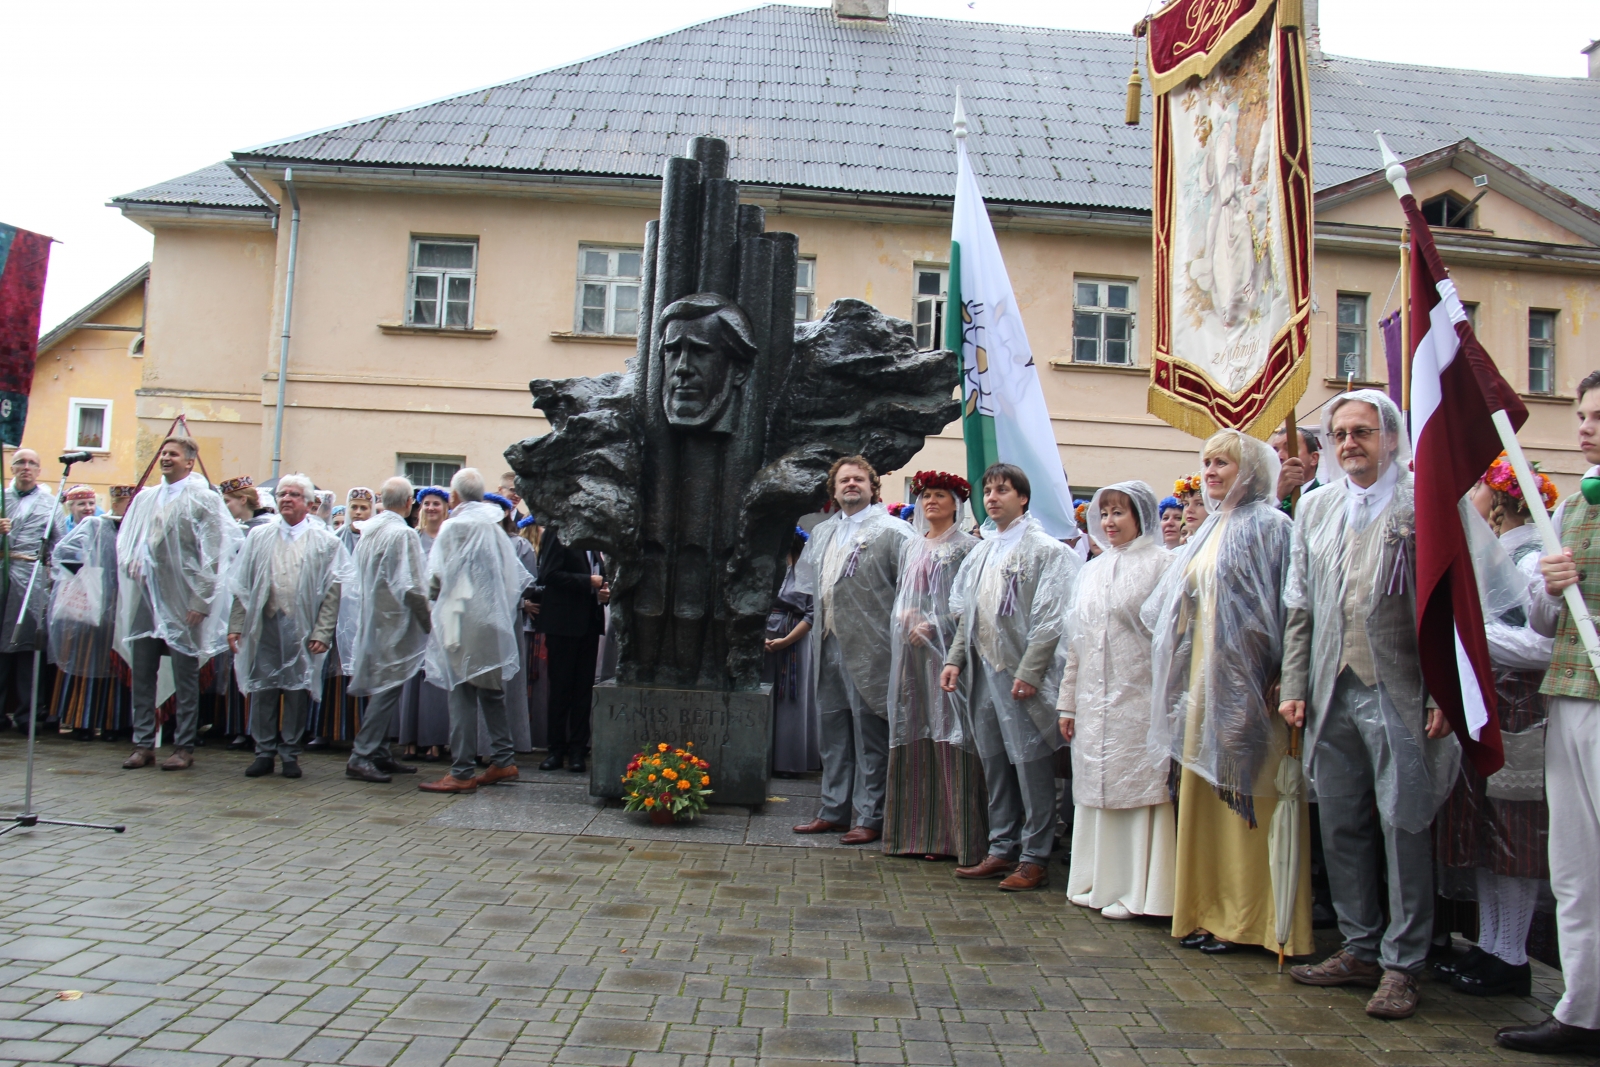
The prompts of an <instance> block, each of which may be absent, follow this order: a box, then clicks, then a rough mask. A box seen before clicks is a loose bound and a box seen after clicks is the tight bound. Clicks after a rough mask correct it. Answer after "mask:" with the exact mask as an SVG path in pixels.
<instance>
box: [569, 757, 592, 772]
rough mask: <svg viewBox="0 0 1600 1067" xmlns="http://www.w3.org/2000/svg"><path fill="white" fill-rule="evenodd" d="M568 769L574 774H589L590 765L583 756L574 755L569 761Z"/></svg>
mask: <svg viewBox="0 0 1600 1067" xmlns="http://www.w3.org/2000/svg"><path fill="white" fill-rule="evenodd" d="M567 770H569V771H571V772H572V773H573V774H588V773H589V765H588V764H587V763H585V762H584V761H583V757H582V756H573V757H572V759H571V760H570V761H568V763H567Z"/></svg>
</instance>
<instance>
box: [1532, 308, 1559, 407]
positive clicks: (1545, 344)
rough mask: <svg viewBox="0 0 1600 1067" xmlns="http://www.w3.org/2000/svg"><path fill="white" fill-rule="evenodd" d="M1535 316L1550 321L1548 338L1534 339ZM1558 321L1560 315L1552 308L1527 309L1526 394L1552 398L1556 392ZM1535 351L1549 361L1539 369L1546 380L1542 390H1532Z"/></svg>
mask: <svg viewBox="0 0 1600 1067" xmlns="http://www.w3.org/2000/svg"><path fill="white" fill-rule="evenodd" d="M1535 315H1543V316H1546V317H1547V318H1548V319H1549V321H1550V336H1549V337H1535V336H1534V335H1533V317H1534V316H1535ZM1560 321H1561V316H1560V313H1559V312H1557V311H1556V310H1554V309H1553V308H1529V309H1528V392H1530V393H1536V394H1538V395H1540V396H1554V395H1555V391H1556V331H1557V329H1558V328H1559V324H1560ZM1536 351H1542V352H1544V353H1545V354H1546V355H1547V356H1548V358H1549V361H1550V362H1549V364H1548V365H1547V366H1545V367H1543V368H1541V369H1540V370H1541V373H1543V374H1544V375H1545V379H1546V380H1545V388H1543V389H1536V388H1534V382H1533V375H1534V366H1533V359H1534V353H1535V352H1536Z"/></svg>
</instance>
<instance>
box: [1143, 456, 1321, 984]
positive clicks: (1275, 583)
mask: <svg viewBox="0 0 1600 1067" xmlns="http://www.w3.org/2000/svg"><path fill="white" fill-rule="evenodd" d="M1200 461H1201V465H1202V473H1201V478H1202V481H1203V487H1202V494H1203V496H1204V497H1205V504H1206V511H1207V517H1206V519H1205V521H1204V522H1203V523H1202V524H1201V526H1200V528H1199V529H1198V530H1196V531H1195V532H1194V533H1192V534H1191V535H1190V537H1189V540H1188V542H1187V543H1186V544H1185V545H1184V548H1183V551H1182V552H1181V553H1179V555H1178V560H1177V562H1176V563H1175V564H1174V565H1173V566H1172V567H1171V568H1170V569H1169V570H1168V571H1167V573H1166V575H1165V576H1164V577H1163V578H1162V580H1161V582H1160V584H1159V585H1157V587H1156V591H1155V593H1154V594H1153V595H1152V596H1151V598H1150V600H1149V601H1147V602H1146V604H1145V607H1144V612H1143V614H1144V617H1145V622H1146V623H1147V624H1149V625H1150V629H1151V634H1152V645H1151V659H1152V675H1151V687H1152V706H1151V724H1150V749H1151V751H1150V758H1151V760H1152V761H1155V762H1158V763H1163V764H1164V763H1165V761H1166V760H1167V759H1172V760H1176V761H1177V762H1178V763H1180V764H1182V767H1183V770H1182V772H1181V774H1180V776H1179V783H1178V865H1177V880H1176V885H1175V887H1174V893H1173V910H1172V933H1173V936H1175V937H1179V938H1181V939H1182V941H1181V942H1180V944H1182V945H1183V946H1184V947H1186V948H1198V949H1200V950H1201V951H1203V952H1206V953H1208V954H1220V953H1226V952H1233V951H1236V950H1237V949H1238V948H1239V946H1241V945H1260V946H1263V947H1270V948H1272V949H1273V950H1274V951H1276V949H1277V937H1276V929H1275V924H1276V921H1277V920H1276V912H1275V910H1274V907H1273V898H1272V877H1271V873H1270V869H1269V865H1268V854H1267V828H1268V826H1270V825H1271V823H1272V812H1273V810H1274V809H1275V808H1276V807H1277V803H1278V791H1277V786H1276V783H1275V779H1274V775H1275V774H1276V772H1277V768H1278V764H1279V763H1280V762H1281V761H1282V758H1283V755H1284V752H1285V750H1286V749H1287V747H1288V729H1287V727H1286V726H1285V724H1284V722H1283V720H1282V719H1281V718H1280V717H1279V716H1278V711H1277V694H1276V688H1277V682H1278V675H1279V672H1280V670H1281V668H1282V664H1283V634H1284V618H1285V611H1284V606H1283V589H1284V582H1285V579H1286V577H1287V575H1288V571H1289V541H1290V535H1291V532H1292V528H1291V525H1290V522H1289V517H1288V516H1287V515H1285V514H1284V513H1283V512H1281V511H1279V510H1278V509H1277V508H1276V507H1275V506H1274V504H1275V503H1276V501H1275V500H1274V499H1273V497H1274V495H1275V493H1276V489H1277V481H1278V457H1277V454H1276V453H1274V452H1273V451H1272V449H1270V448H1268V447H1267V445H1266V444H1265V443H1263V442H1261V441H1258V440H1256V439H1255V438H1253V437H1247V436H1245V435H1244V434H1242V433H1240V432H1239V431H1237V430H1223V431H1221V432H1219V433H1217V434H1215V435H1213V436H1212V437H1211V438H1209V439H1208V440H1207V441H1206V443H1205V445H1204V446H1203V447H1202V448H1201V451H1200ZM1301 817H1302V820H1307V819H1308V818H1309V816H1307V815H1306V814H1305V813H1304V812H1302V815H1301ZM1301 833H1302V835H1304V834H1307V833H1309V824H1308V822H1305V821H1303V822H1302V826H1301ZM1303 863H1304V866H1303V869H1302V871H1301V878H1300V882H1299V897H1298V899H1297V901H1296V904H1295V914H1294V920H1293V923H1292V925H1291V928H1290V935H1289V942H1288V944H1286V945H1285V946H1284V948H1285V949H1286V951H1287V952H1288V954H1289V955H1291V956H1301V955H1306V954H1308V953H1310V952H1313V951H1315V948H1316V945H1315V943H1314V942H1313V940H1312V937H1311V873H1310V863H1311V854H1310V849H1306V850H1305V851H1304V853H1303Z"/></svg>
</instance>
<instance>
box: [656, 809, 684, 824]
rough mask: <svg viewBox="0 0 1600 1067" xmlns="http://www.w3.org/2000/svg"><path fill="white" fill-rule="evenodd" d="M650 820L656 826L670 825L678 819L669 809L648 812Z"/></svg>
mask: <svg viewBox="0 0 1600 1067" xmlns="http://www.w3.org/2000/svg"><path fill="white" fill-rule="evenodd" d="M650 821H651V822H652V823H654V824H655V825H657V826H671V825H672V824H673V823H675V822H677V821H678V819H677V816H675V815H673V814H672V812H670V811H652V812H651V813H650Z"/></svg>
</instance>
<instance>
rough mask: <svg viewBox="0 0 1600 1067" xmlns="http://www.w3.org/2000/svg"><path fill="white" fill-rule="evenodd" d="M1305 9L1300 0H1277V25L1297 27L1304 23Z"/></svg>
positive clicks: (1287, 27) (1283, 27) (1287, 28)
mask: <svg viewBox="0 0 1600 1067" xmlns="http://www.w3.org/2000/svg"><path fill="white" fill-rule="evenodd" d="M1305 18H1306V16H1305V11H1304V9H1303V8H1302V6H1301V3H1300V0H1278V26H1279V28H1280V29H1285V30H1289V29H1299V28H1300V27H1301V26H1302V25H1304V24H1305Z"/></svg>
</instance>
